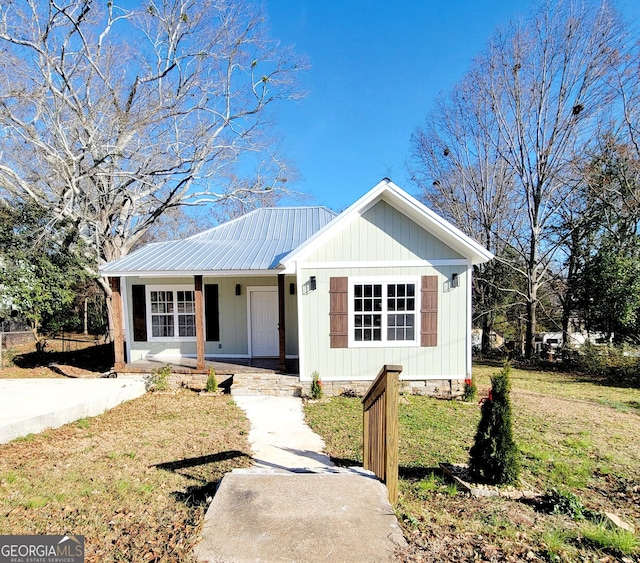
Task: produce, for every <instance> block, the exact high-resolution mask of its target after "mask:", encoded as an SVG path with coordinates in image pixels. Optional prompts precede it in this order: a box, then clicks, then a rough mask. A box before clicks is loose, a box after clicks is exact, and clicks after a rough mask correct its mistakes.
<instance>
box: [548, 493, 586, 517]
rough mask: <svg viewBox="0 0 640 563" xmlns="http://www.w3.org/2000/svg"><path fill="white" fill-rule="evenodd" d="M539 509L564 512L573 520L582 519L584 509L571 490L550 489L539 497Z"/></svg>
mask: <svg viewBox="0 0 640 563" xmlns="http://www.w3.org/2000/svg"><path fill="white" fill-rule="evenodd" d="M540 510H542V511H543V512H547V513H549V514H565V515H567V516H569V517H570V518H573V519H574V520H583V519H584V518H585V512H586V509H585V507H584V505H583V504H582V501H581V500H580V499H579V498H578V497H577V496H576V495H574V494H573V493H572V492H571V491H561V490H558V489H556V488H553V489H550V490H549V491H547V493H546V494H545V495H544V496H543V497H541V499H540Z"/></svg>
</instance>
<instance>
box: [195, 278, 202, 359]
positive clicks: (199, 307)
mask: <svg viewBox="0 0 640 563" xmlns="http://www.w3.org/2000/svg"><path fill="white" fill-rule="evenodd" d="M193 281H194V285H195V289H196V357H197V363H196V369H199V370H204V299H203V298H202V276H193Z"/></svg>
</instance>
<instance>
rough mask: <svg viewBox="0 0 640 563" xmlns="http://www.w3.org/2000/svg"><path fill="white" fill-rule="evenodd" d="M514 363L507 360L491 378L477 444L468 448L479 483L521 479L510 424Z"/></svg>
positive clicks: (506, 483)
mask: <svg viewBox="0 0 640 563" xmlns="http://www.w3.org/2000/svg"><path fill="white" fill-rule="evenodd" d="M510 373H511V366H510V365H509V364H508V363H505V364H504V367H503V368H502V370H501V371H500V373H498V374H497V375H495V376H493V377H492V378H491V392H490V395H489V398H488V399H487V400H486V401H485V402H484V403H483V404H482V414H481V418H480V422H479V423H478V429H477V431H476V436H475V440H474V444H473V446H472V447H471V450H470V452H469V473H470V474H471V477H472V478H473V479H474V480H476V481H477V482H479V483H490V484H493V485H510V484H515V483H517V482H518V477H519V474H520V460H519V452H518V448H517V446H516V443H515V442H514V440H513V429H512V424H511V400H510V398H509V394H510V392H511V381H510V378H509V376H510Z"/></svg>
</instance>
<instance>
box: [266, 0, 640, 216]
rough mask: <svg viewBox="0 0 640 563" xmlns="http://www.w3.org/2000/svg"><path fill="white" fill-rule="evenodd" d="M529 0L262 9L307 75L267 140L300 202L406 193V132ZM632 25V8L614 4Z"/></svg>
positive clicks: (308, 2)
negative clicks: (392, 190) (389, 184)
mask: <svg viewBox="0 0 640 563" xmlns="http://www.w3.org/2000/svg"><path fill="white" fill-rule="evenodd" d="M533 5H534V0H518V1H517V2H514V1H513V0H454V1H449V2H447V1H446V0H444V1H443V0H441V1H439V2H433V1H432V0H395V1H389V0H387V1H381V0H342V1H340V0H266V2H265V8H266V13H267V17H268V20H269V25H270V28H271V35H272V36H273V37H275V38H278V39H279V40H281V42H282V43H283V44H286V45H294V46H295V50H296V52H297V53H299V54H301V55H305V56H306V57H307V59H308V60H309V62H310V64H311V68H310V69H309V70H308V71H307V72H306V73H305V75H304V76H303V77H302V87H303V89H304V90H305V91H307V92H308V95H307V97H306V98H304V99H303V100H301V101H299V102H286V103H285V104H283V105H281V106H280V108H279V110H278V123H277V126H276V134H277V135H278V136H279V137H281V139H282V143H281V147H282V149H283V150H284V153H285V155H286V157H287V158H288V160H289V161H290V162H291V163H292V164H293V165H295V166H296V167H297V169H298V170H299V172H300V175H301V179H300V180H299V181H298V182H297V183H296V184H295V185H294V186H292V187H293V188H294V189H297V190H299V191H302V192H304V193H305V194H308V195H309V196H310V199H309V201H308V203H310V204H318V205H326V206H327V207H330V208H332V209H335V210H337V211H340V210H342V209H344V208H345V207H347V206H348V205H350V204H351V203H353V202H354V201H355V200H356V199H358V198H359V197H360V196H361V195H362V194H364V193H365V192H366V191H368V190H369V189H370V188H372V187H373V186H374V185H375V184H376V183H378V182H379V181H380V180H381V179H382V178H384V177H385V176H387V177H389V178H391V179H392V180H393V181H394V182H395V183H396V184H398V185H399V186H400V187H401V188H404V189H405V190H407V191H408V192H410V193H414V192H415V190H416V188H415V186H414V185H412V183H411V181H410V178H409V174H408V172H407V169H406V161H407V159H408V158H409V155H410V150H411V144H410V137H411V134H412V132H413V131H414V130H415V129H416V127H418V126H419V125H421V124H422V123H423V122H424V120H425V117H426V115H427V114H428V113H429V111H430V110H431V109H432V108H433V103H434V101H435V100H436V98H437V97H438V95H439V94H440V93H445V94H446V93H447V92H448V91H449V90H450V89H451V88H452V87H453V86H454V84H456V82H458V81H459V80H460V79H461V78H462V77H463V76H464V74H465V73H466V71H467V70H468V68H469V66H470V64H471V61H472V59H473V57H474V56H475V55H477V54H479V53H480V52H481V51H482V49H483V48H484V46H485V44H486V42H487V40H488V38H489V37H490V36H491V34H492V33H493V31H494V30H495V29H496V27H497V26H500V25H505V24H507V23H508V22H509V21H510V20H512V19H514V18H518V17H525V16H526V15H527V13H528V11H529V10H530V9H531V7H532V6H533ZM618 6H619V7H620V8H621V9H622V11H623V14H624V15H625V16H626V17H627V18H628V19H631V20H632V21H635V23H636V25H637V23H638V22H637V19H638V18H640V2H638V0H626V1H620V2H619V3H618Z"/></svg>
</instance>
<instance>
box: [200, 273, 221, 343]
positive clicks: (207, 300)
mask: <svg viewBox="0 0 640 563" xmlns="http://www.w3.org/2000/svg"><path fill="white" fill-rule="evenodd" d="M204 323H205V335H206V339H207V342H218V341H219V340H220V305H219V297H218V284H205V286H204Z"/></svg>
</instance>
